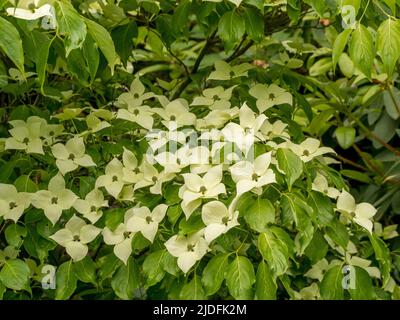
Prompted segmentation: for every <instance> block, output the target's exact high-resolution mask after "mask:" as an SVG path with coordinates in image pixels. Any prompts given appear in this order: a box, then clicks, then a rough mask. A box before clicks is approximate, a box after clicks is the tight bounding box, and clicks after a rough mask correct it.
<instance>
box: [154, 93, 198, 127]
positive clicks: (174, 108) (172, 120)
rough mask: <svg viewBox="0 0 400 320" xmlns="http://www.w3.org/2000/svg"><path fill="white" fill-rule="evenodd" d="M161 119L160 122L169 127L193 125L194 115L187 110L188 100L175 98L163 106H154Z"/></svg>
mask: <svg viewBox="0 0 400 320" xmlns="http://www.w3.org/2000/svg"><path fill="white" fill-rule="evenodd" d="M153 111H154V112H155V113H157V114H158V115H159V116H160V117H161V118H162V119H163V120H162V121H161V122H162V124H163V125H164V126H165V127H167V128H169V129H170V130H171V129H173V130H174V129H176V128H180V127H183V126H191V125H194V123H195V121H196V116H195V115H194V114H193V113H191V112H189V107H188V102H187V101H186V100H185V99H181V98H180V99H176V100H174V101H171V102H169V103H168V104H167V105H166V106H165V107H164V108H154V109H153Z"/></svg>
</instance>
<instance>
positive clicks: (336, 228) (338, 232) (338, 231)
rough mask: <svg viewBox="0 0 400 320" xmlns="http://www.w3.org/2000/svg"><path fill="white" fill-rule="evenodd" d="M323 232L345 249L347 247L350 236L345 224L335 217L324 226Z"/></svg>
mask: <svg viewBox="0 0 400 320" xmlns="http://www.w3.org/2000/svg"><path fill="white" fill-rule="evenodd" d="M325 232H326V234H327V235H328V236H329V237H330V238H331V239H332V240H333V241H334V242H335V243H336V244H338V245H339V246H341V247H342V248H343V249H345V250H346V249H347V245H348V243H349V237H350V236H349V233H348V231H347V228H346V226H345V225H343V224H342V223H340V222H339V221H338V220H337V219H335V220H333V221H332V223H331V224H330V225H329V227H327V228H326V230H325Z"/></svg>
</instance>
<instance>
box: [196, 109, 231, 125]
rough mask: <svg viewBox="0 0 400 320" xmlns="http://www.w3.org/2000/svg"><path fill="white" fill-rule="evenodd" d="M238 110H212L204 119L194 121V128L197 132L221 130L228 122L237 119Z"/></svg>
mask: <svg viewBox="0 0 400 320" xmlns="http://www.w3.org/2000/svg"><path fill="white" fill-rule="evenodd" d="M238 114H239V108H238V107H234V108H231V109H226V110H212V111H211V112H210V113H208V114H207V115H206V116H205V117H203V118H201V119H196V124H195V127H196V129H197V130H204V129H213V128H217V129H219V128H222V127H223V126H224V125H225V124H226V123H227V122H228V121H230V120H232V119H233V118H235V117H237V115H238Z"/></svg>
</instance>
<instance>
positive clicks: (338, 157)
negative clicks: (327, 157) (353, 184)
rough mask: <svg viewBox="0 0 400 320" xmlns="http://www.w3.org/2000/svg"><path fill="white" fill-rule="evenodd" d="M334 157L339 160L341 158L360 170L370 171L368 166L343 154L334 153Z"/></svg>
mask: <svg viewBox="0 0 400 320" xmlns="http://www.w3.org/2000/svg"><path fill="white" fill-rule="evenodd" d="M333 157H334V158H336V159H338V160H340V161H342V162H344V163H347V164H349V165H351V166H353V167H354V168H357V169H359V170H362V171H367V172H368V171H369V170H368V168H366V167H364V166H362V165H361V164H358V163H356V162H354V161H353V160H350V159H347V158H345V157H343V156H341V155H339V154H336V155H333Z"/></svg>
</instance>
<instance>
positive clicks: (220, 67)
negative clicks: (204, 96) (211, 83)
mask: <svg viewBox="0 0 400 320" xmlns="http://www.w3.org/2000/svg"><path fill="white" fill-rule="evenodd" d="M214 66H215V71H213V72H211V74H210V76H209V77H208V78H207V80H231V79H234V78H238V77H247V71H248V70H250V69H252V68H253V66H252V65H250V64H248V63H242V64H240V65H237V66H230V65H229V64H228V63H227V62H225V61H222V60H220V61H216V62H215V64H214Z"/></svg>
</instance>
